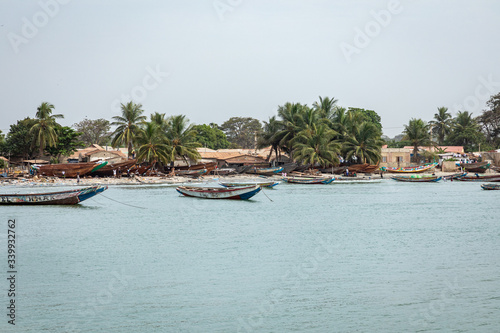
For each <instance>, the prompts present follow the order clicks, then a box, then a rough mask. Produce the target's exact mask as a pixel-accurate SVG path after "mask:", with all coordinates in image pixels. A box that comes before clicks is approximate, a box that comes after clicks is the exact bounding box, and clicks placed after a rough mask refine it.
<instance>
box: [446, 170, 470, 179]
mask: <svg viewBox="0 0 500 333" xmlns="http://www.w3.org/2000/svg"><path fill="white" fill-rule="evenodd" d="M466 175H467V172H462V173H454V174H452V175H448V176H443V180H453V179H458V178H462V177H465V176H466Z"/></svg>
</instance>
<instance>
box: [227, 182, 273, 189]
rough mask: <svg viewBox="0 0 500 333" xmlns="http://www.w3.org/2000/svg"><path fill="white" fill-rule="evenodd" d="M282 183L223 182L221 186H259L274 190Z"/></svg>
mask: <svg viewBox="0 0 500 333" xmlns="http://www.w3.org/2000/svg"><path fill="white" fill-rule="evenodd" d="M279 183H280V182H273V181H271V182H247V183H243V182H240V183H237V182H221V183H220V184H221V185H222V186H224V187H244V186H254V185H259V186H261V187H268V188H273V187H274V186H276V185H278V184H279Z"/></svg>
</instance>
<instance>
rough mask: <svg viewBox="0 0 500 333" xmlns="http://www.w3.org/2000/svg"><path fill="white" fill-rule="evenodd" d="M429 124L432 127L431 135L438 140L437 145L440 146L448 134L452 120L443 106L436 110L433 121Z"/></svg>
mask: <svg viewBox="0 0 500 333" xmlns="http://www.w3.org/2000/svg"><path fill="white" fill-rule="evenodd" d="M429 123H430V124H431V125H432V133H433V134H434V135H436V136H437V138H438V144H439V145H442V144H443V143H444V139H445V138H446V136H447V135H448V134H449V133H450V129H451V125H452V118H451V114H450V113H449V112H448V108H445V107H444V106H442V107H440V108H438V112H437V113H436V114H434V120H431V121H430V122H429Z"/></svg>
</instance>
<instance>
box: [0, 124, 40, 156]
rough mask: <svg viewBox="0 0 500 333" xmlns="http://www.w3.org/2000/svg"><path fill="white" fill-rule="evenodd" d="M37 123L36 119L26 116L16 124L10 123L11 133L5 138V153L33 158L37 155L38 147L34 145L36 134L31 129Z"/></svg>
mask: <svg viewBox="0 0 500 333" xmlns="http://www.w3.org/2000/svg"><path fill="white" fill-rule="evenodd" d="M35 124H36V120H35V119H31V118H25V119H23V120H18V121H17V123H16V124H14V125H10V130H9V133H8V134H7V138H6V140H5V145H4V149H3V150H4V154H6V155H10V156H15V157H22V158H23V159H32V158H33V157H35V156H36V154H37V150H38V147H33V141H34V140H35V136H34V134H33V133H30V129H31V128H32V127H33V125H35Z"/></svg>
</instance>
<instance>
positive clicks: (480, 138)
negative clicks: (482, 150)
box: [448, 111, 484, 152]
mask: <svg viewBox="0 0 500 333" xmlns="http://www.w3.org/2000/svg"><path fill="white" fill-rule="evenodd" d="M448 142H449V144H450V145H456V146H463V147H464V149H465V151H468V152H470V151H474V150H475V149H478V146H479V143H481V142H484V135H483V133H482V132H481V131H480V125H479V124H478V122H477V120H476V119H474V118H472V113H469V112H468V111H459V112H458V113H457V116H456V117H455V118H454V119H453V127H452V130H451V133H450V135H449V138H448Z"/></svg>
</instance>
